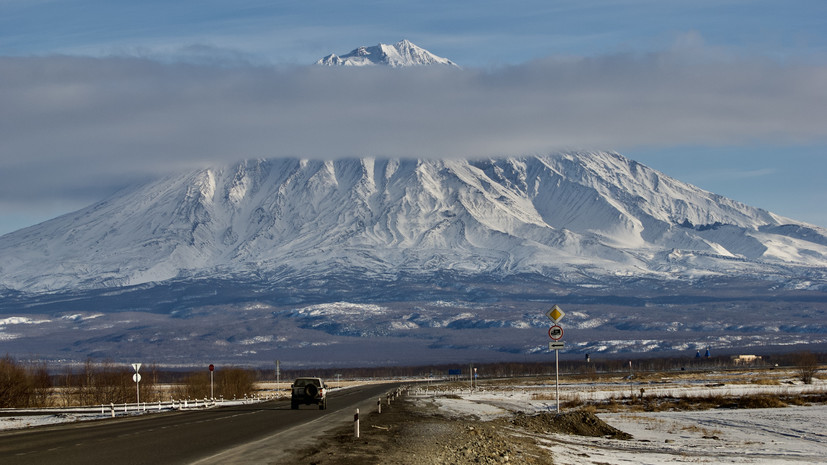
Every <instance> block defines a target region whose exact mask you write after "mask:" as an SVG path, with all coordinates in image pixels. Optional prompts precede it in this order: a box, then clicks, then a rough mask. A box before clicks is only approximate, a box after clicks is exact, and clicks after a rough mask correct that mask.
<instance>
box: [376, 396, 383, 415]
mask: <svg viewBox="0 0 827 465" xmlns="http://www.w3.org/2000/svg"><path fill="white" fill-rule="evenodd" d="M376 407H377V409H378V412H377V413H382V398H381V397H380V398H379V400H378V401H377V402H376Z"/></svg>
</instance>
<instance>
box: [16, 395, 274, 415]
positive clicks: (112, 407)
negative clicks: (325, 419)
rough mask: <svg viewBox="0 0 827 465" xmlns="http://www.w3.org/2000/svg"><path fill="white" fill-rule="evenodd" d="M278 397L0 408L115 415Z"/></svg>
mask: <svg viewBox="0 0 827 465" xmlns="http://www.w3.org/2000/svg"><path fill="white" fill-rule="evenodd" d="M274 398H278V397H269V396H268V397H261V396H256V397H246V396H245V397H244V398H242V399H233V400H225V399H223V398H220V399H208V398H204V399H182V400H177V399H171V400H168V401H158V402H141V403H131V404H130V403H120V404H115V403H109V404H100V405H87V406H81V407H45V408H31V409H27V408H5V409H0V414H5V415H9V414H12V415H60V414H81V415H105V416H112V417H115V416H116V415H129V414H138V413H145V412H146V413H149V412H163V411H174V410H193V409H205V408H213V407H218V406H222V405H238V404H242V405H243V404H248V403H255V402H264V401H267V400H271V399H274Z"/></svg>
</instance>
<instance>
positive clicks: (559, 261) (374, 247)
mask: <svg viewBox="0 0 827 465" xmlns="http://www.w3.org/2000/svg"><path fill="white" fill-rule="evenodd" d="M0 256H2V257H3V260H2V262H0V289H2V288H3V287H5V288H7V289H12V290H19V291H25V292H44V291H55V290H69V289H94V288H112V287H120V286H129V285H136V284H141V283H150V282H155V283H158V282H163V281H167V280H171V279H181V278H193V279H200V278H213V279H215V278H243V279H259V280H268V281H272V280H278V279H283V278H285V277H290V278H291V279H292V280H294V281H295V280H296V279H308V280H313V279H317V278H319V277H322V276H332V275H335V276H337V279H340V280H342V281H347V279H348V276H354V277H357V276H358V278H359V279H360V280H364V279H371V278H377V279H382V280H393V279H394V277H396V276H399V275H401V274H404V275H405V276H414V277H415V276H421V277H423V279H428V278H429V277H431V276H433V275H434V274H435V273H449V274H452V273H453V274H456V275H461V276H466V277H467V276H472V277H478V278H480V279H482V280H485V279H487V277H490V278H494V279H497V280H502V279H507V277H508V276H517V275H520V276H525V275H533V276H539V277H548V278H550V279H554V280H555V282H563V283H571V284H575V285H583V284H593V283H600V282H605V281H606V280H618V279H634V278H639V277H644V278H647V279H655V280H664V281H670V280H675V279H682V280H692V279H695V278H702V277H707V276H716V275H719V276H736V275H737V276H742V277H744V278H745V279H759V280H768V281H774V282H779V283H783V285H784V286H787V287H790V286H792V287H796V286H798V287H810V288H813V287H815V288H823V287H824V286H825V282H827V279H826V278H825V275H827V234H825V230H824V229H822V228H818V227H815V226H810V225H806V224H803V223H799V222H796V221H793V220H791V219H787V218H781V217H779V216H777V215H774V214H772V213H770V212H767V211H765V210H761V209H758V208H753V207H750V206H747V205H744V204H741V203H738V202H735V201H733V200H730V199H727V198H724V197H721V196H718V195H715V194H712V193H709V192H706V191H703V190H701V189H698V188H696V187H694V186H691V185H688V184H685V183H682V182H680V181H677V180H675V179H672V178H669V177H668V176H665V175H664V174H662V173H659V172H657V171H655V170H652V169H650V168H648V167H646V166H643V165H641V164H639V163H636V162H634V161H631V160H628V159H626V158H624V157H623V156H621V155H619V154H617V153H605V152H598V153H559V154H552V155H545V156H531V157H520V158H502V159H490V160H458V159H454V160H427V159H423V160H414V159H408V160H405V159H403V160H397V159H373V158H365V159H348V160H337V161H321V160H300V159H273V160H256V161H247V162H242V163H238V164H236V165H233V166H224V167H216V168H212V169H203V170H198V171H194V172H190V173H186V174H181V175H177V176H173V177H169V178H166V179H163V180H159V181H156V182H153V183H151V184H147V185H144V186H141V187H138V188H134V189H131V190H128V191H124V192H121V193H119V194H118V195H115V196H113V197H112V198H109V199H106V200H104V201H102V202H100V203H97V204H95V205H92V206H90V207H88V208H86V209H83V210H80V211H78V212H75V213H71V214H68V215H65V216H62V217H59V218H56V219H53V220H51V221H47V222H45V223H42V224H40V225H37V226H33V227H30V228H27V229H23V230H20V231H17V232H14V233H11V234H7V235H5V236H3V237H0Z"/></svg>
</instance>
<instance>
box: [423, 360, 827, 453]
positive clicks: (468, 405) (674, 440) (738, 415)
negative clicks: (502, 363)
mask: <svg viewBox="0 0 827 465" xmlns="http://www.w3.org/2000/svg"><path fill="white" fill-rule="evenodd" d="M708 381H715V377H714V376H713V377H712V378H710V379H708ZM659 384H661V383H659ZM662 384H664V386H663V390H661V391H658V390H656V389H650V387H649V386H648V385H646V386H647V387H646V395H647V396H657V395H665V394H666V393H667V392H671V393H672V394H674V395H678V396H688V397H691V396H707V395H714V394H722V395H726V396H734V397H738V396H742V395H747V394H756V393H763V394H794V393H802V392H824V391H825V389H827V383H825V382H824V381H823V380H817V381H816V382H815V383H814V384H813V385H802V384H800V383H796V382H795V381H793V380H792V379H791V378H789V379H785V380H782V383H781V384H780V385H756V384H750V383H739V382H732V383H713V384H714V385H713V386H710V385H707V384H705V383H702V382H698V383H695V384H694V385H692V384H687V383H686V382H685V381H675V382H671V381H667V382H665V383H662ZM641 385H642V384H639V383H635V384H634V385H633V389H634V391H636V394H637V393H639V388H640V386H641ZM629 390H630V386H629V384H627V383H624V382H618V383H606V384H600V385H597V384H595V385H588V384H583V383H567V384H566V383H564V384H563V385H562V386H561V396H560V397H561V400H563V402H565V401H566V400H572V399H583V398H584V396H583V394H582V393H583V392H584V391H587V392H589V393H590V395H588V396H586V397H588V398H591V399H601V398H602V399H608V398H618V399H619V398H621V397H623V396H628V395H629ZM444 393H445V394H451V395H449V396H445V395H441V394H436V395H434V394H433V392H431V393H428V392H426V391H419V392H417V393H416V394H414V395H415V398H416V399H417V402H421V403H423V404H430V405H435V406H437V407H438V408H439V410H440V411H441V412H442V413H443V414H445V415H449V416H454V417H461V418H466V419H469V418H472V419H473V418H475V419H479V420H482V421H485V420H491V419H493V418H496V417H498V416H504V415H507V414H509V413H510V412H514V411H523V412H527V413H529V414H531V413H540V412H556V401H555V400H553V396H554V385H553V380H552V384H543V385H530V386H509V387H503V386H497V387H486V386H483V388H482V389H476V390H474V391H471V390H470V389H468V388H467V387H466V388H465V389H464V390H451V391H446V392H444ZM538 395H539V396H538ZM549 396H551V398H552V400H546V399H545V398H547V397H549ZM537 397H543V398H544V400H537ZM563 411H565V409H563ZM597 416H598V417H599V418H601V419H602V420H603V421H605V422H606V423H608V424H609V425H611V426H613V427H615V428H617V429H619V430H621V431H624V432H626V433H629V434H631V435H632V436H633V439H631V440H620V439H609V438H593V437H584V436H574V435H565V434H556V433H551V434H545V435H534V436H533V437H534V438H535V440H537V441H538V443H539V444H540V445H541V446H542V447H543V448H547V449H548V450H549V451H550V452H551V455H552V457H553V459H554V463H555V464H557V465H580V464H584V463H595V464H611V465H614V464H617V465H621V464H631V463H634V464H650V465H657V464H671V463H733V464H791V463H810V464H815V463H827V405H824V404H815V405H809V406H792V407H785V408H760V409H713V410H697V411H663V412H638V411H628V412H617V413H598V414H597ZM512 433H513V434H521V435H525V434H529V433H526V432H525V431H520V432H512Z"/></svg>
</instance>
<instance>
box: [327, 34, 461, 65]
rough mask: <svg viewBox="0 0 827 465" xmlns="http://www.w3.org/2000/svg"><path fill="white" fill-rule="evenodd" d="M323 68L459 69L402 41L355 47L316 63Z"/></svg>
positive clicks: (447, 60) (408, 42)
mask: <svg viewBox="0 0 827 465" xmlns="http://www.w3.org/2000/svg"><path fill="white" fill-rule="evenodd" d="M316 64H317V65H323V66H374V65H384V66H390V67H392V68H404V67H410V66H430V65H445V66H452V67H456V68H459V66H458V65H457V64H456V63H454V62H453V61H451V60H449V59H447V58H443V57H440V56H437V55H434V54H433V53H431V52H429V51H427V50H425V49H424V48H422V47H419V46H417V45H416V44H414V43H413V42H411V41H409V40H407V39H403V40H400V41H399V42H397V43H395V44H393V45H387V44H381V43H380V44H378V45H374V46H372V47H366V46H361V47H357V48H355V49H353V50H351V51H350V53H347V54H345V55H341V56H339V55H336V54H335V53H331V54H330V55H328V56H326V57H324V58H322V59H320V60H319V61H317V62H316Z"/></svg>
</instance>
